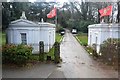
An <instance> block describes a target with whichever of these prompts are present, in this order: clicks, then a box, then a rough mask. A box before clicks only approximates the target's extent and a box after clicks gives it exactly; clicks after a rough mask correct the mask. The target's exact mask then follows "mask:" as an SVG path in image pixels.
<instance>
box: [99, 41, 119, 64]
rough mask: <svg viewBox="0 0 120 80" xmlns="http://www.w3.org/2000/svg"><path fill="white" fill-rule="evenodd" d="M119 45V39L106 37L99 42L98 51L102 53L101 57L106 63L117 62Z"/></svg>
mask: <svg viewBox="0 0 120 80" xmlns="http://www.w3.org/2000/svg"><path fill="white" fill-rule="evenodd" d="M118 45H120V39H107V40H106V41H104V42H103V44H101V49H100V52H101V53H102V56H101V58H102V59H103V61H104V62H107V63H108V64H113V65H117V64H118V51H119V49H118V48H119V46H118Z"/></svg>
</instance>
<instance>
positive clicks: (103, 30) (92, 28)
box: [88, 24, 120, 53]
mask: <svg viewBox="0 0 120 80" xmlns="http://www.w3.org/2000/svg"><path fill="white" fill-rule="evenodd" d="M119 29H120V26H118V25H116V24H112V25H111V27H110V25H109V24H94V25H89V26H88V45H89V46H92V45H93V44H95V43H96V37H97V47H96V48H97V52H98V53H99V50H100V44H102V43H103V41H105V40H107V39H108V38H118V37H119V35H118V34H119V33H120V31H119ZM90 35H91V39H90ZM90 40H91V41H90ZM90 42H91V43H90Z"/></svg>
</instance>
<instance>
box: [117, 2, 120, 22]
mask: <svg viewBox="0 0 120 80" xmlns="http://www.w3.org/2000/svg"><path fill="white" fill-rule="evenodd" d="M117 5H118V15H117V20H118V23H119V22H120V1H119V2H118V3H117Z"/></svg>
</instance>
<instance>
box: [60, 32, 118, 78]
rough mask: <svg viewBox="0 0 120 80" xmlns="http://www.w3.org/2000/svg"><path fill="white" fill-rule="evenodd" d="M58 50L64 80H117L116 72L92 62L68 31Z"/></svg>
mask: <svg viewBox="0 0 120 80" xmlns="http://www.w3.org/2000/svg"><path fill="white" fill-rule="evenodd" d="M60 48H61V58H62V60H63V62H62V64H61V66H62V67H61V69H62V71H63V73H64V75H65V77H66V78H118V72H117V71H115V70H113V69H112V68H111V67H108V66H106V65H104V64H102V63H100V62H97V61H95V60H93V59H92V58H91V57H90V56H89V55H88V53H87V52H86V51H85V49H84V48H83V47H82V46H81V45H80V44H79V43H78V42H77V40H76V39H75V37H74V36H73V35H72V34H71V33H70V32H69V31H68V30H67V31H66V34H65V35H64V39H63V41H62V43H61V46H60Z"/></svg>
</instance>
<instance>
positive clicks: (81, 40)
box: [76, 33, 88, 46]
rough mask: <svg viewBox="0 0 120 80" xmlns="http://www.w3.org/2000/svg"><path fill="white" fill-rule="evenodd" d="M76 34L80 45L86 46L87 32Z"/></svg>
mask: <svg viewBox="0 0 120 80" xmlns="http://www.w3.org/2000/svg"><path fill="white" fill-rule="evenodd" d="M76 36H77V38H78V39H79V43H80V44H81V45H83V46H87V44H88V36H87V34H85V33H81V34H78V35H76Z"/></svg>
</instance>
